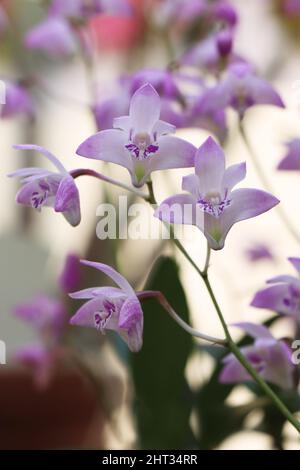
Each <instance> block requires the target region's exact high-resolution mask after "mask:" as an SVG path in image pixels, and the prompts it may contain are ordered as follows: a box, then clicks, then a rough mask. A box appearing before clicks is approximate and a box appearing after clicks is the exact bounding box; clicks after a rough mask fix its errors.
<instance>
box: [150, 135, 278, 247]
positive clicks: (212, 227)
mask: <svg viewBox="0 0 300 470" xmlns="http://www.w3.org/2000/svg"><path fill="white" fill-rule="evenodd" d="M245 176H246V164H245V163H239V164H237V165H232V166H230V167H229V168H227V169H225V155H224V153H223V150H222V148H221V147H220V146H219V145H218V144H217V143H216V142H215V141H214V140H213V139H212V138H211V137H209V138H208V139H207V140H206V141H205V142H204V144H203V145H201V147H200V148H199V150H198V151H197V153H196V156H195V174H192V175H189V176H186V177H184V178H183V180H182V189H183V190H186V191H188V192H189V194H178V195H175V196H171V197H170V198H168V199H166V200H165V201H164V202H163V203H162V204H161V205H160V206H159V207H158V208H157V209H156V211H155V213H154V215H155V217H157V218H159V219H160V220H163V221H165V222H168V223H173V224H188V225H196V226H197V227H198V228H199V229H200V230H201V231H202V232H203V233H204V235H205V237H206V238H207V241H208V244H209V246H210V247H211V248H212V249H214V250H220V249H222V248H223V247H224V243H225V239H226V236H227V234H228V232H229V230H230V229H231V227H232V226H233V225H234V224H235V223H237V222H240V221H242V220H245V219H249V218H252V217H256V216H257V215H260V214H262V213H263V212H266V211H268V210H270V209H271V208H272V207H274V206H275V205H276V204H278V202H279V201H278V199H276V198H275V197H274V196H272V195H271V194H269V193H266V192H264V191H261V190H258V189H245V188H243V189H235V190H233V188H234V186H236V184H237V183H239V182H240V181H242V180H243V179H244V178H245Z"/></svg>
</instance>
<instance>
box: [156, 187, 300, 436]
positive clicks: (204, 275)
mask: <svg viewBox="0 0 300 470" xmlns="http://www.w3.org/2000/svg"><path fill="white" fill-rule="evenodd" d="M148 189H149V195H151V198H150V197H149V202H150V203H152V204H155V205H156V204H157V203H156V200H155V196H154V191H153V186H152V182H149V183H148ZM171 233H172V234H173V235H174V229H173V228H172V230H171ZM172 240H173V242H174V243H175V245H176V246H177V247H178V248H179V249H180V251H181V252H182V254H183V255H184V256H185V257H186V258H187V260H188V261H189V262H190V263H191V265H192V266H193V267H194V268H195V269H196V271H197V273H198V274H199V275H200V276H201V278H202V280H203V282H204V284H205V286H206V289H207V291H208V293H209V296H210V298H211V301H212V303H213V305H214V307H215V310H216V312H217V315H218V317H219V320H220V322H221V325H222V327H223V330H224V333H225V336H226V342H224V341H223V343H222V344H223V345H227V346H228V348H229V350H230V351H231V352H232V354H234V356H235V357H236V358H237V360H238V361H239V362H240V363H241V364H242V366H243V367H244V368H245V369H246V370H247V372H248V373H249V375H250V376H251V377H252V378H253V380H254V381H255V382H256V383H257V384H258V385H259V386H260V387H261V389H262V390H263V391H264V392H265V394H266V395H267V396H268V397H269V398H270V399H271V400H272V402H273V403H274V405H275V406H276V407H277V408H278V410H279V411H280V412H281V413H282V414H283V415H284V416H285V417H286V418H287V420H288V421H289V422H290V423H291V424H292V425H293V426H294V427H295V429H297V431H298V432H299V434H300V422H299V421H298V420H297V418H295V417H294V416H293V414H292V413H291V412H290V411H289V410H288V408H287V407H286V406H285V404H284V403H283V402H282V401H281V400H280V398H279V397H278V396H277V395H276V393H275V392H273V390H272V389H271V387H269V385H268V384H267V383H266V382H265V381H264V380H263V378H262V377H261V376H260V375H259V374H258V373H257V372H256V370H255V369H254V367H252V365H251V364H250V363H249V362H248V361H247V359H246V358H245V357H244V356H243V354H242V353H241V351H240V349H239V348H238V346H237V345H236V344H235V342H234V341H233V339H232V337H231V334H230V331H229V329H228V326H227V324H226V321H225V319H224V316H223V313H222V310H221V308H220V306H219V303H218V301H217V299H216V296H215V294H214V291H213V288H212V286H211V284H210V280H209V278H208V268H209V261H210V248H209V246H208V247H207V255H206V261H205V266H204V269H203V271H201V270H200V269H199V268H198V266H197V265H196V263H195V262H194V261H193V259H192V258H191V257H190V255H189V254H188V253H187V251H186V250H185V248H184V247H183V246H182V245H181V243H180V242H179V240H177V239H175V238H174V237H173V238H172ZM159 301H160V302H162V300H161V297H159ZM162 305H163V306H164V307H165V308H166V304H165V300H164V301H163V303H162ZM168 305H169V304H168ZM169 307H170V306H169ZM169 307H168V308H169ZM171 309H172V307H171ZM166 310H167V311H168V313H169V314H170V315H171V316H172V318H174V320H175V321H177V323H179V321H178V319H180V323H179V324H180V326H182V327H183V328H184V329H185V330H186V331H187V332H189V333H190V334H193V333H191V331H190V328H191V327H189V325H187V324H185V325H183V324H182V322H183V320H182V319H181V318H180V317H178V315H177V314H176V312H174V310H173V309H172V311H170V309H167V308H166ZM174 314H175V315H174ZM183 323H185V322H183ZM186 327H189V328H186ZM191 329H192V330H193V328H191ZM195 336H196V335H195ZM202 336H203V335H202Z"/></svg>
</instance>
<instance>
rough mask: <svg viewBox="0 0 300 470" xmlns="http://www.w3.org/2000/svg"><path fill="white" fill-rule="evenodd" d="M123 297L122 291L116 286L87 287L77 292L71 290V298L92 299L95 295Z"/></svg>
mask: <svg viewBox="0 0 300 470" xmlns="http://www.w3.org/2000/svg"><path fill="white" fill-rule="evenodd" d="M99 296H103V297H111V298H117V297H124V292H123V291H122V290H121V289H119V288H118V287H88V288H87V289H82V290H79V291H77V292H71V293H70V294H69V297H71V299H94V298H96V297H99Z"/></svg>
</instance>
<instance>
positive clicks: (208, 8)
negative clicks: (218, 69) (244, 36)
mask: <svg viewBox="0 0 300 470" xmlns="http://www.w3.org/2000/svg"><path fill="white" fill-rule="evenodd" d="M179 11H180V15H178V12H179ZM237 20H238V16H237V12H236V10H235V8H234V7H233V5H231V3H230V2H228V1H225V0H216V1H214V2H211V1H209V0H189V1H186V0H160V1H159V0H158V1H153V8H152V21H153V22H154V23H155V24H156V25H157V26H159V27H167V26H171V27H173V28H175V29H177V30H178V29H179V31H181V32H182V31H186V30H188V29H189V28H192V27H195V26H196V25H197V26H198V29H199V31H198V33H201V32H209V31H211V30H213V29H214V28H217V27H218V25H220V24H221V25H224V24H225V25H226V26H230V27H233V26H235V25H236V23H237ZM202 30H203V31H202Z"/></svg>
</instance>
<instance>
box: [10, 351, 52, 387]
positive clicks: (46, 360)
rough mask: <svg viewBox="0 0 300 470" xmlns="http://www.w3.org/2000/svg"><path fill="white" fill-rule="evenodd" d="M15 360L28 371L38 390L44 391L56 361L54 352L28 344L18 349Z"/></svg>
mask: <svg viewBox="0 0 300 470" xmlns="http://www.w3.org/2000/svg"><path fill="white" fill-rule="evenodd" d="M15 359H16V361H17V362H19V363H20V364H22V365H23V366H24V367H26V368H27V369H28V370H30V372H31V373H32V375H33V379H34V382H35V384H36V387H37V388H38V389H40V390H44V389H45V388H47V386H48V385H49V383H50V381H51V378H52V376H53V373H54V368H55V364H56V361H57V354H56V353H55V351H52V350H49V349H48V348H46V347H45V346H43V345H40V344H29V345H26V346H23V347H22V348H19V349H18V351H17V352H16V354H15Z"/></svg>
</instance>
